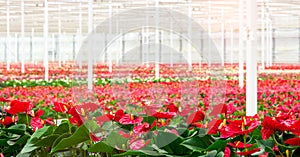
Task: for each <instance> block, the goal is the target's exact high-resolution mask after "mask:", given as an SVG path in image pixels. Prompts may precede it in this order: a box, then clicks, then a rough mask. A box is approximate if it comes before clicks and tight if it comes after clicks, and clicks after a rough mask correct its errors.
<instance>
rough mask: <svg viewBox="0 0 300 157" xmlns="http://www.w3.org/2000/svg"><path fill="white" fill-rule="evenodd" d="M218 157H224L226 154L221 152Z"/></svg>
mask: <svg viewBox="0 0 300 157" xmlns="http://www.w3.org/2000/svg"><path fill="white" fill-rule="evenodd" d="M216 157H224V152H219V153H218V154H217V156H216Z"/></svg>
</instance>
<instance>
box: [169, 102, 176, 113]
mask: <svg viewBox="0 0 300 157" xmlns="http://www.w3.org/2000/svg"><path fill="white" fill-rule="evenodd" d="M167 108H168V109H169V111H170V112H178V107H177V106H175V105H174V103H171V104H170V105H168V107H167Z"/></svg>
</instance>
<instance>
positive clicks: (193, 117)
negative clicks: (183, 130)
mask: <svg viewBox="0 0 300 157" xmlns="http://www.w3.org/2000/svg"><path fill="white" fill-rule="evenodd" d="M204 117H205V114H204V113H203V112H202V111H196V112H193V113H192V114H190V115H189V117H188V118H187V124H193V123H195V122H199V121H203V120H204Z"/></svg>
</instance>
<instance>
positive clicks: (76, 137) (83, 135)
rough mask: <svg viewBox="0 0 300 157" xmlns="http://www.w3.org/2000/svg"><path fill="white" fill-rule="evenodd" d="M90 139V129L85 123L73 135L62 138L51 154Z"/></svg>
mask: <svg viewBox="0 0 300 157" xmlns="http://www.w3.org/2000/svg"><path fill="white" fill-rule="evenodd" d="M87 140H90V134H89V130H88V129H87V128H86V127H85V125H81V126H80V127H79V128H78V129H77V130H76V131H75V132H74V134H73V135H71V136H70V137H67V138H64V139H62V140H61V141H60V142H59V143H58V144H57V145H56V146H55V147H54V148H53V149H52V150H51V154H52V153H55V152H56V151H58V150H62V149H65V148H68V147H71V146H74V145H78V144H79V143H81V142H85V141H87Z"/></svg>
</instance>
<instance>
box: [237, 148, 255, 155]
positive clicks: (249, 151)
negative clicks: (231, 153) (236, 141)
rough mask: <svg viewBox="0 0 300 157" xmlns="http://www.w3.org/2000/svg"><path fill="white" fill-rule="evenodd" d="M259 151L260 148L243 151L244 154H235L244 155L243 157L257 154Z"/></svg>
mask: <svg viewBox="0 0 300 157" xmlns="http://www.w3.org/2000/svg"><path fill="white" fill-rule="evenodd" d="M259 151H260V148H254V149H252V150H248V149H246V151H244V152H236V154H238V155H244V156H245V155H251V154H253V153H256V152H259Z"/></svg>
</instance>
